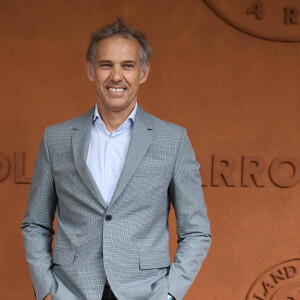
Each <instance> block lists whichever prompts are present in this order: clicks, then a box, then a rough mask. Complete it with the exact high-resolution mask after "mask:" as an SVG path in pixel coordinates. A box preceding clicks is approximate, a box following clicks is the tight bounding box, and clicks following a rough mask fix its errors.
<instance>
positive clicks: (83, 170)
mask: <svg viewBox="0 0 300 300" xmlns="http://www.w3.org/2000/svg"><path fill="white" fill-rule="evenodd" d="M93 116H94V108H92V109H91V110H89V111H88V112H87V113H86V114H84V115H82V116H81V117H79V118H78V119H77V122H76V123H75V124H74V126H73V130H74V134H73V136H72V145H73V153H74V161H75V165H76V168H77V171H78V173H79V174H80V177H81V178H82V180H83V181H84V182H85V184H86V185H87V187H88V189H89V190H90V191H91V192H92V194H93V195H94V196H95V197H96V199H98V200H99V202H100V203H101V204H102V205H103V206H104V207H105V208H107V206H106V204H105V201H104V199H103V197H102V195H101V192H100V191H99V189H98V186H97V184H96V182H95V180H94V178H93V175H92V173H91V172H90V170H89V167H88V165H87V163H86V162H87V155H88V148H89V142H90V137H91V125H92V122H93ZM152 118H153V117H152V116H151V115H150V114H148V113H146V112H145V111H144V110H143V109H142V108H141V107H140V106H139V105H138V106H137V112H136V116H135V121H134V124H133V128H132V134H131V138H130V143H129V147H128V151H127V156H126V159H125V162H124V166H123V170H122V172H121V175H120V178H119V181H118V184H117V186H116V189H115V192H114V194H113V197H112V200H111V202H110V206H111V205H112V204H113V203H114V202H115V201H116V200H117V199H118V198H119V196H120V195H121V194H122V192H123V190H124V188H125V187H126V185H127V184H128V182H129V181H130V179H131V177H132V176H133V175H134V172H135V170H136V169H137V167H138V166H139V164H140V163H141V161H142V159H143V157H144V155H145V153H146V151H147V149H148V148H149V146H150V144H151V142H152V140H153V137H154V132H153V131H154V126H153V119H152Z"/></svg>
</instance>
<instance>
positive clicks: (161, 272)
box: [21, 19, 211, 300]
mask: <svg viewBox="0 0 300 300" xmlns="http://www.w3.org/2000/svg"><path fill="white" fill-rule="evenodd" d="M150 54H151V49H150V46H149V44H148V42H147V41H146V39H145V37H144V36H143V34H141V33H140V32H139V31H137V30H134V29H132V28H130V27H127V26H126V25H125V24H124V23H123V22H122V21H121V20H120V19H118V20H117V21H116V22H115V23H114V24H112V25H108V26H106V27H103V28H101V29H100V30H99V31H98V32H96V33H95V34H94V35H93V37H92V40H91V44H90V46H89V49H88V52H87V63H86V69H87V75H88V78H89V79H90V80H91V81H92V82H93V83H94V84H95V88H96V103H97V104H96V107H94V108H93V109H91V110H90V111H89V112H88V113H86V114H85V115H83V116H80V117H78V118H75V119H72V120H69V121H67V122H64V123H62V124H58V125H54V126H50V127H48V128H47V129H46V131H45V133H44V137H43V140H42V142H41V145H40V148H39V152H38V156H37V160H36V165H35V170H34V176H33V180H32V184H31V188H30V193H29V197H28V205H27V211H26V214H25V217H24V220H23V222H22V224H21V227H22V231H23V236H24V244H25V251H26V258H27V261H28V263H29V268H30V272H31V277H32V281H33V285H34V290H35V293H36V298H37V299H38V300H42V299H47V300H48V299H52V300H78V299H85V300H96V299H97V300H99V299H119V300H166V299H176V300H180V299H182V298H183V297H184V295H185V294H186V292H187V291H188V289H189V287H190V285H191V284H192V282H193V280H194V279H195V276H196V275H197V273H198V271H199V269H200V266H201V264H202V262H203V260H204V258H205V256H206V254H207V251H208V248H209V246H210V240H211V237H210V227H209V221H208V219H207V215H206V207H205V204H204V200H203V194H202V190H201V180H200V175H199V165H198V163H197V162H196V160H195V155H194V152H193V150H192V147H191V144H190V142H189V139H188V137H187V134H186V130H185V129H183V128H181V127H179V126H177V125H174V124H171V123H168V122H164V121H162V120H160V119H158V118H156V117H154V116H152V115H150V114H148V113H146V112H145V111H143V110H142V108H141V107H140V106H139V105H138V104H137V94H138V88H139V85H140V84H141V83H144V82H145V81H146V79H147V77H148V74H149V57H150ZM170 203H172V204H173V206H174V209H175V212H176V218H177V234H178V248H177V251H176V256H175V261H174V263H173V264H170V256H169V250H168V242H169V231H168V215H169V209H170ZM55 212H56V217H57V232H56V236H55V247H54V251H53V257H52V247H51V244H52V238H53V234H54V230H53V225H52V223H53V219H54V215H55ZM101 297H102V298H101Z"/></svg>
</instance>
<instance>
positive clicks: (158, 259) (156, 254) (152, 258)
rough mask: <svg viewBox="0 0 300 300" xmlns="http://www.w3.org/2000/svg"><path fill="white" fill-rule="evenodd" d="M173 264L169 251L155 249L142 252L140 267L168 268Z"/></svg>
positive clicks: (147, 268) (142, 268)
mask: <svg viewBox="0 0 300 300" xmlns="http://www.w3.org/2000/svg"><path fill="white" fill-rule="evenodd" d="M170 264H171V261H170V255H169V252H168V251H153V252H151V253H149V252H141V253H140V269H141V270H150V269H160V268H167V267H169V266H170Z"/></svg>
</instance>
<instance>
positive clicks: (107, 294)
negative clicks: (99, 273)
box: [102, 283, 118, 300]
mask: <svg viewBox="0 0 300 300" xmlns="http://www.w3.org/2000/svg"><path fill="white" fill-rule="evenodd" d="M102 300H118V299H117V297H116V296H115V295H114V293H113V292H112V290H111V288H110V286H109V284H108V283H106V284H105V286H104V291H103V295H102Z"/></svg>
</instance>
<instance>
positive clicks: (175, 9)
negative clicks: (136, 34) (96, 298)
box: [0, 0, 300, 300]
mask: <svg viewBox="0 0 300 300" xmlns="http://www.w3.org/2000/svg"><path fill="white" fill-rule="evenodd" d="M253 2H254V1H252V0H251V1H249V3H247V5H246V7H245V12H246V9H247V8H248V7H250V6H251V4H252V3H253ZM227 3H228V4H227V5H231V4H230V3H233V2H230V1H228V2H227ZM235 3H236V1H235ZM296 5H298V4H296ZM0 8H1V9H0V65H1V75H0V76H1V77H0V90H1V102H0V114H1V117H0V136H1V143H0V152H2V153H3V155H0V159H1V165H0V168H1V169H0V178H1V180H2V179H3V180H2V181H1V182H0V211H1V217H0V228H1V231H0V240H1V245H0V283H1V286H0V299H5V300H6V299H8V300H15V299H23V300H27V299H28V300H29V299H33V293H32V286H31V281H30V275H29V271H28V267H27V263H26V261H25V258H24V250H23V242H22V236H21V230H20V222H21V220H22V218H23V214H24V212H25V206H26V198H27V194H28V190H29V184H25V183H16V182H22V181H23V182H24V181H25V182H26V181H28V176H31V175H32V172H33V166H34V161H35V157H36V154H37V149H38V145H39V142H40V140H41V138H42V133H43V131H44V128H45V127H46V126H48V125H50V124H54V123H58V122H62V121H64V120H67V119H70V118H72V117H75V116H77V115H79V114H82V113H84V112H86V111H87V110H88V109H89V108H91V107H92V106H93V105H94V103H95V94H94V89H93V86H92V84H91V83H90V82H89V80H88V79H87V78H86V74H85V69H84V63H85V60H84V57H85V51H86V48H87V45H88V42H89V36H90V34H91V32H92V31H94V30H95V29H96V28H98V27H100V26H102V25H103V24H107V23H111V22H112V21H113V20H114V19H115V17H116V16H120V17H122V18H124V19H125V20H127V21H128V22H129V23H131V24H133V25H134V26H135V27H137V28H140V29H141V30H142V31H143V32H145V33H146V35H147V37H148V38H149V40H150V41H151V44H152V46H153V48H154V51H155V55H154V57H153V60H152V65H151V73H150V77H149V79H148V81H147V82H146V83H145V84H143V86H141V90H140V94H139V103H140V104H141V106H142V107H143V108H144V109H145V110H146V111H148V112H150V113H153V114H154V115H157V116H158V117H160V118H163V119H165V120H168V121H170V122H174V123H178V124H180V125H182V126H184V127H186V128H187V130H188V133H189V136H190V139H191V141H192V144H193V146H194V149H195V151H196V155H197V158H198V160H199V162H200V163H201V172H202V174H203V180H204V183H205V184H206V186H205V187H204V194H205V198H206V204H207V207H208V214H209V218H210V220H211V227H212V236H213V242H212V246H211V249H210V252H209V254H208V257H207V259H206V261H205V262H204V264H203V266H202V269H201V271H200V273H199V275H198V276H197V278H196V280H195V282H194V284H193V285H192V287H191V289H190V291H189V292H188V294H187V296H186V297H185V299H189V300H197V299H199V300H200V299H201V300H203V299H205V300H233V299H237V300H238V299H245V298H246V295H247V293H248V291H249V290H250V287H251V286H252V284H253V283H254V282H255V280H256V279H257V278H258V277H259V276H260V274H262V273H263V272H265V271H266V270H267V269H269V268H270V267H271V266H274V265H276V264H279V263H281V262H283V261H287V260H290V259H296V258H299V257H300V252H299V249H300V239H299V230H300V223H299V211H300V201H299V199H300V189H299V188H300V183H299V181H297V182H296V183H295V182H293V185H292V186H290V187H286V188H283V187H279V186H278V185H276V184H274V181H275V182H278V178H279V181H281V182H285V183H286V182H287V183H289V182H291V181H290V179H291V178H294V176H298V177H299V172H300V169H299V160H300V154H299V147H300V142H299V133H300V121H299V111H300V104H299V103H300V101H299V95H300V84H299V80H300V71H299V70H300V59H299V53H300V43H280V42H272V41H267V40H263V39H259V38H255V37H253V36H250V35H247V34H245V33H243V32H241V31H239V30H236V29H234V28H233V27H232V26H230V25H228V24H227V23H226V22H224V21H223V20H221V19H220V18H219V17H218V16H217V15H216V14H214V13H213V12H212V10H211V9H210V8H209V7H208V6H207V5H205V4H204V2H203V1H201V0H186V1H182V0H181V1H179V0H174V1H170V0H160V1H149V0H131V1H130V0H128V1H124V0H111V1H103V0H97V1H96V0H87V1H60V0H52V1H44V0H42V1H34V0H29V1H20V0H9V1H3V0H2V1H1V4H0ZM230 11H231V10H230ZM299 11H300V5H299ZM270 14H271V13H270ZM270 14H269V15H268V16H270ZM245 16H252V14H250V15H246V13H245ZM271 17H272V15H271ZM287 26H299V28H300V24H299V25H294V24H290V25H287ZM23 151H24V152H25V160H24V162H22V154H17V155H15V152H23ZM3 157H7V159H8V161H9V164H8V163H7V159H6V158H4V159H3ZM220 157H223V158H224V157H225V158H226V157H227V158H228V157H229V158H230V159H229V160H230V162H231V164H230V166H229V165H228V166H229V167H230V170H231V172H229V173H228V174H229V175H228V174H227V175H225V176H227V179H228V178H230V179H229V183H230V184H228V185H229V186H227V185H226V184H225V181H224V180H223V177H222V176H223V175H222V174H221V173H222V172H223V173H224V170H225V171H228V168H226V166H227V163H226V162H222V161H220V160H219V161H217V160H216V159H217V158H220ZM253 157H255V159H256V160H255V159H253ZM281 157H285V158H287V157H288V158H292V159H293V164H291V163H285V164H283V165H281V166H279V169H278V166H277V165H275V167H277V169H276V168H275V169H276V170H275V173H276V172H279V173H277V174H275V177H274V176H271V177H270V175H269V168H270V165H272V162H273V161H274V160H275V161H277V162H278V161H280V159H278V158H281ZM253 161H254V162H253ZM255 161H256V162H257V161H258V162H262V163H261V164H259V166H261V168H259V169H258V170H257V169H255V167H256V166H257V164H256V163H255ZM16 162H17V168H16ZM217 162H218V163H219V165H217V164H216V163H217ZM23 163H24V167H25V168H22V165H23ZM212 163H214V165H213V164H212ZM245 164H246V165H245ZM262 165H264V167H262ZM20 166H21V167H20ZM212 166H213V167H212ZM293 166H294V167H293ZM216 168H217V169H216ZM222 168H223V169H224V170H223V171H222ZM273 168H274V166H273ZM16 169H17V170H16ZM7 170H8V171H7ZM278 170H279V171H278ZM273 171H274V169H272V172H273ZM220 172H221V173H220ZM253 172H254V173H255V174H256V175H255V176H257V178H258V180H257V185H258V186H257V185H256V184H255V180H253V179H252V177H251V174H252V173H253ZM6 173H7V174H6ZM212 174H215V175H214V176H216V177H215V178H214V180H212ZM5 175H7V176H5ZM218 176H219V177H220V176H221V177H220V178H218ZM228 176H229V177H228ZM243 176H244V177H243ZM272 179H273V180H272ZM227 181H228V180H227ZM216 182H217V183H219V184H217V185H216V184H214V185H212V183H216ZM230 185H231V186H230ZM170 224H171V229H172V234H171V240H170V248H171V253H172V254H174V253H175V249H176V235H175V224H176V222H175V218H174V214H173V213H172V214H171V221H170ZM298 272H300V270H298ZM288 286H289V283H288V281H287V285H286V287H282V290H281V292H284V293H285V295H292V294H287V293H288V291H286V289H287V287H288ZM290 286H292V283H291V284H290ZM293 289H294V290H293V291H291V293H294V294H295V295H297V297H298V294H297V291H298V289H297V290H296V288H295V287H294V286H293ZM281 292H280V293H281ZM278 293H279V292H278ZM278 295H279V294H278ZM274 297H275V296H274ZM276 297H277V296H276ZM274 299H275V298H274ZM276 299H277V298H276ZM128 300H130V299H128Z"/></svg>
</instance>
